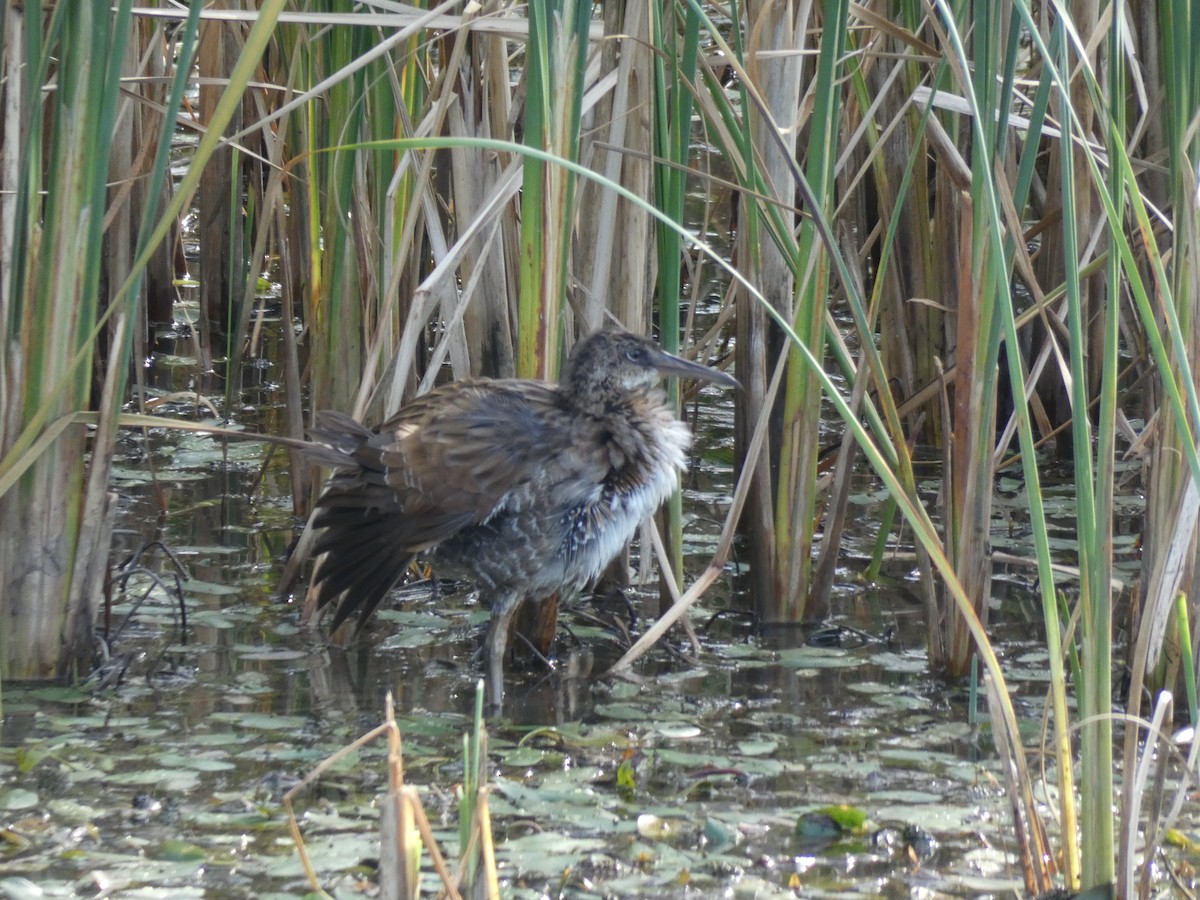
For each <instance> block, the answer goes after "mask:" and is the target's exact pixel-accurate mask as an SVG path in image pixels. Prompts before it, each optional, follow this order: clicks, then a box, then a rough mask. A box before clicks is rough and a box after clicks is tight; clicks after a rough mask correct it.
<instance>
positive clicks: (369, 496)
mask: <svg viewBox="0 0 1200 900" xmlns="http://www.w3.org/2000/svg"><path fill="white" fill-rule="evenodd" d="M317 420H318V427H316V428H314V429H312V431H311V433H310V434H311V437H312V438H313V439H314V440H316V441H319V442H321V443H322V444H324V445H325V446H324V447H323V448H321V449H320V450H317V451H315V452H313V453H312V454H310V455H311V458H312V459H313V460H314V461H315V462H319V463H322V464H324V465H329V466H333V467H334V468H335V469H337V470H338V472H337V473H336V474H334V476H333V477H332V478H331V479H330V481H329V484H328V485H327V486H326V488H325V492H324V493H323V494H322V496H321V498H320V499H319V500H318V501H317V514H316V516H315V517H314V518H313V522H312V525H313V527H314V528H316V529H318V530H319V536H318V538H317V542H316V547H315V549H314V553H316V554H320V555H321V556H320V559H319V560H318V563H317V567H316V570H315V571H314V573H313V584H312V588H311V590H312V591H313V594H314V597H315V600H316V608H317V609H318V610H323V609H324V608H325V607H327V606H329V605H331V604H334V603H335V601H336V608H335V610H334V614H333V622H332V624H331V625H330V631H336V630H337V629H338V627H339V626H340V625H341V624H342V623H343V622H345V621H346V620H347V619H349V618H350V617H351V616H352V615H354V614H355V613H357V618H358V623H357V628H360V629H361V628H362V626H363V625H364V624H365V623H366V621H367V620H368V619H369V618H370V616H371V613H373V612H374V611H375V609H376V607H378V606H379V604H380V603H381V602H383V599H384V597H386V596H387V594H388V592H389V591H390V590H391V589H392V587H393V585H395V584H396V582H397V581H399V580H400V578H401V577H402V576H403V575H404V572H405V570H406V569H407V568H408V564H409V562H410V561H411V559H412V556H411V555H410V554H407V553H404V552H403V551H402V550H401V549H400V548H399V546H398V542H397V535H399V534H401V533H402V531H403V527H404V521H403V517H402V516H401V515H400V514H399V512H398V511H397V510H396V508H395V506H394V505H390V504H389V503H388V502H387V501H388V500H389V499H393V501H394V498H392V497H391V493H390V491H389V490H387V489H386V486H385V484H384V477H385V474H386V473H385V472H384V471H383V468H382V465H381V463H379V462H378V461H377V460H378V454H376V453H372V452H371V450H370V448H369V446H368V445H369V442H370V441H371V439H372V438H374V437H375V434H374V432H372V431H371V430H370V429H369V428H367V427H366V426H365V425H362V424H361V423H359V422H356V421H355V420H354V419H351V418H350V417H349V416H345V415H342V414H340V413H334V412H322V413H320V414H319V415H318V417H317Z"/></svg>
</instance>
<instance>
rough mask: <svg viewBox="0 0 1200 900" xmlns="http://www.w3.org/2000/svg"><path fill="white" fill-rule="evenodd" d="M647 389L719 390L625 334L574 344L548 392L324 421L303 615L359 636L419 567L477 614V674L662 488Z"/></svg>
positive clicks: (673, 453) (480, 393)
mask: <svg viewBox="0 0 1200 900" xmlns="http://www.w3.org/2000/svg"><path fill="white" fill-rule="evenodd" d="M662 375H681V376H687V377H693V378H704V379H709V380H720V381H726V382H729V383H734V384H736V382H734V381H733V379H732V378H730V377H729V376H728V375H725V374H724V373H722V372H718V371H714V370H710V369H707V368H705V367H704V366H700V365H698V364H696V363H691V362H687V361H685V360H682V359H679V358H677V357H674V356H671V355H670V354H667V353H666V352H664V351H663V350H661V349H660V348H659V347H658V346H657V345H655V344H654V343H653V342H651V341H649V340H647V339H645V338H642V337H638V336H637V335H634V334H631V333H629V332H626V331H619V330H608V331H600V332H596V333H595V334H593V335H591V336H590V337H588V338H586V339H585V340H583V341H581V342H580V343H579V344H577V345H576V347H575V349H574V351H573V352H572V354H571V356H570V358H569V359H568V361H567V365H566V369H565V371H564V373H563V377H562V379H561V381H560V383H559V384H557V385H554V384H547V383H544V382H538V381H523V380H517V379H500V380H488V379H473V380H469V381H459V382H455V383H453V384H448V385H444V386H442V387H439V388H437V389H435V390H433V391H431V392H430V393H428V394H426V395H425V396H424V397H421V398H420V399H418V400H415V401H414V402H412V403H410V404H409V405H408V406H406V407H405V408H404V409H402V410H401V411H400V412H399V413H398V414H397V415H396V416H394V417H393V418H392V419H390V420H389V421H387V422H385V423H384V424H383V425H381V426H380V427H379V428H378V429H370V428H367V427H366V426H364V425H362V424H360V423H358V422H356V421H355V420H353V419H351V418H349V417H348V416H344V415H341V414H339V413H332V412H326V413H322V414H321V415H320V417H319V423H318V427H317V428H316V429H314V430H313V437H314V439H315V440H317V441H318V442H320V443H322V444H324V445H325V446H326V447H327V449H325V450H323V451H321V452H320V453H319V454H318V458H319V459H320V460H321V461H322V462H324V463H326V464H328V465H331V466H333V467H334V469H335V472H334V474H333V476H332V477H331V478H330V479H329V483H328V485H327V486H326V488H325V492H324V494H322V496H321V499H320V500H319V501H318V509H317V513H316V516H315V517H314V519H313V525H314V527H315V528H317V529H320V531H319V537H318V539H317V543H316V552H318V553H322V554H324V557H323V559H322V560H321V562H320V564H319V566H318V569H317V573H316V576H315V584H314V588H313V589H314V591H315V592H316V594H315V595H316V605H317V607H318V608H323V607H326V606H327V605H329V604H331V603H333V602H334V601H337V606H336V611H335V613H334V617H333V627H334V628H336V627H337V626H338V625H340V624H341V623H342V622H344V621H345V620H346V619H347V618H348V617H349V616H351V615H352V614H354V613H355V612H357V614H358V616H359V623H360V625H361V623H362V622H364V621H365V620H366V618H367V617H368V616H369V615H370V614H371V613H372V612H373V611H374V609H375V608H376V607H377V606H378V605H379V603H380V601H381V600H382V599H383V598H384V596H386V594H387V592H388V591H389V590H390V589H391V587H392V585H393V584H394V583H395V582H396V581H397V580H398V579H399V578H400V576H401V575H402V574H403V573H404V571H405V568H406V567H407V565H408V563H409V562H410V561H411V560H412V559H413V557H415V556H418V555H421V556H424V557H425V558H427V559H428V560H429V561H430V563H431V564H432V565H433V569H434V572H435V573H436V574H438V575H441V576H443V577H454V578H464V579H468V580H470V581H473V582H474V583H475V584H477V585H478V586H479V588H480V591H481V595H482V597H483V599H485V600H486V601H488V602H489V603H490V604H491V610H492V620H491V627H490V630H489V637H488V641H487V650H488V653H489V656H490V662H491V673H492V675H493V678H494V679H498V678H499V677H500V675H501V666H502V659H503V654H504V651H505V649H506V647H507V640H508V628H509V622H510V620H511V618H512V615H513V612H514V611H515V609H516V608H517V606H518V605H519V603H520V601H521V599H522V598H523V597H525V596H531V597H535V598H537V599H543V598H546V597H549V596H550V595H551V594H553V593H554V592H556V591H560V590H567V591H572V590H578V589H579V588H582V587H583V586H585V585H586V584H587V583H588V582H589V581H590V580H592V579H593V578H595V577H596V576H597V575H599V574H600V572H601V571H602V570H603V569H604V567H605V566H607V565H608V563H609V562H610V561H611V560H612V559H613V558H614V557H615V556H616V555H617V553H619V552H620V551H621V549H622V548H623V547H624V546H625V545H626V544H627V543H628V542H629V540H630V538H631V537H632V536H633V532H634V531H635V529H636V528H637V526H638V524H639V523H640V522H641V521H642V520H643V519H644V518H645V517H646V516H648V515H649V514H650V513H652V512H654V511H655V510H656V509H657V508H658V507H659V505H660V504H661V503H662V502H663V500H665V499H666V497H667V496H668V495H669V494H670V492H671V490H672V489H673V487H674V485H675V483H676V479H677V477H678V473H679V471H680V470H681V469H682V468H683V467H684V465H685V462H686V456H685V454H686V451H687V448H688V446H689V444H690V440H691V437H690V434H689V433H688V430H687V427H686V426H685V425H684V424H683V423H682V422H680V421H679V420H678V419H676V418H675V416H674V414H673V413H672V411H671V408H670V406H669V405H668V403H667V400H666V397H665V395H664V394H663V392H662V390H661V389H660V388H659V386H658V383H659V380H660V378H661V376H662Z"/></svg>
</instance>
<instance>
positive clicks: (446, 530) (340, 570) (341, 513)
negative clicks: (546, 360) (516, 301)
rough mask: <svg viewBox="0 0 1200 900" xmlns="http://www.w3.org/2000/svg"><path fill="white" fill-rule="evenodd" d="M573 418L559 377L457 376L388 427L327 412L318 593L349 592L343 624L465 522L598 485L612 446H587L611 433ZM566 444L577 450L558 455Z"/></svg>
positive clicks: (565, 500) (321, 435)
mask: <svg viewBox="0 0 1200 900" xmlns="http://www.w3.org/2000/svg"><path fill="white" fill-rule="evenodd" d="M576 427H578V423H576ZM586 427H587V426H585V428H586ZM567 429H568V420H567V419H565V418H564V416H563V414H562V412H561V410H560V409H559V407H558V406H557V404H556V402H555V393H554V389H553V388H552V387H551V386H550V385H542V384H539V383H535V382H528V381H507V380H495V381H490V380H479V381H471V382H458V383H455V384H453V385H448V386H446V387H443V388H439V389H436V390H434V391H431V392H430V393H428V394H426V395H425V396H423V397H421V398H419V399H418V400H416V401H414V402H413V403H410V404H409V405H407V406H406V407H405V408H404V409H402V410H401V411H400V412H399V413H398V414H397V415H396V416H394V417H393V418H392V419H390V420H388V421H387V422H385V423H384V424H383V425H382V426H380V427H379V429H378V430H371V429H368V428H366V427H365V426H363V425H361V424H359V423H357V422H355V421H354V420H353V419H350V418H349V417H347V416H343V415H341V414H338V413H322V414H321V415H320V417H319V426H318V428H316V429H314V430H313V432H312V435H313V437H314V438H315V439H316V440H318V441H320V442H322V443H323V444H325V447H326V449H324V450H322V451H320V453H319V454H318V456H317V458H318V459H319V461H321V462H324V463H326V464H329V465H333V466H334V467H335V468H336V471H335V473H334V475H333V476H332V477H331V478H330V480H329V483H328V485H327V486H326V489H325V492H324V493H323V494H322V496H321V499H320V500H319V501H318V507H319V508H318V512H317V515H316V517H315V519H314V525H315V526H316V527H317V528H320V529H322V534H321V537H320V538H319V539H318V541H317V547H316V549H317V551H318V552H320V553H324V554H325V559H324V560H323V561H322V564H321V566H320V570H319V571H318V573H317V575H316V580H317V582H318V584H317V590H318V592H319V593H318V601H317V602H318V605H319V606H324V605H325V604H326V603H328V602H329V601H331V600H332V599H334V598H335V597H337V596H338V595H340V594H342V593H346V597H345V599H344V600H343V601H342V602H341V603H340V604H339V607H338V611H337V614H336V615H335V619H334V625H333V627H334V628H336V627H337V625H339V624H340V623H341V622H342V621H343V620H345V618H346V617H347V616H348V615H349V614H350V613H351V612H353V611H354V610H355V609H358V610H360V619H359V621H360V623H361V622H362V621H365V619H366V617H367V616H368V615H369V614H370V612H371V611H372V610H374V608H375V607H376V606H377V605H378V604H379V602H380V601H381V600H382V599H383V597H384V596H385V595H386V593H387V591H388V590H389V589H390V588H391V586H392V584H393V583H394V582H395V581H396V580H397V579H398V578H399V577H400V576H401V575H402V574H403V571H404V568H405V567H406V566H407V564H408V561H409V560H410V559H411V558H412V556H413V555H415V554H417V553H420V552H422V551H423V550H427V549H430V548H432V547H435V546H437V545H438V544H440V543H441V542H442V541H445V540H446V539H448V538H449V537H451V536H452V535H454V534H455V533H457V532H458V531H460V530H461V529H463V528H466V527H468V526H471V525H478V524H481V523H483V522H486V521H487V520H488V519H490V518H491V517H492V516H494V515H496V514H497V513H499V512H502V511H504V510H505V509H506V508H509V509H510V511H511V507H512V506H513V505H516V504H521V503H524V502H528V499H529V498H530V497H531V496H535V495H536V496H541V495H542V494H544V493H546V491H545V490H544V488H546V487H553V488H554V491H553V492H552V493H553V494H554V496H555V502H554V505H555V506H558V507H559V508H569V507H570V506H573V505H574V504H575V503H576V502H578V499H579V498H581V497H582V496H583V495H585V494H586V493H589V492H592V491H594V490H596V487H595V485H598V484H599V483H600V482H601V481H602V480H603V478H604V476H605V474H606V473H607V470H608V462H607V459H606V457H605V454H604V452H603V451H601V450H598V449H593V450H580V449H578V448H579V447H580V445H583V446H584V447H587V446H589V445H590V446H591V447H594V448H595V447H599V446H600V445H602V441H600V440H599V436H598V435H597V436H592V435H580V434H568V433H567ZM589 437H593V438H595V440H593V441H589V440H588V438H589ZM564 453H565V454H568V455H569V457H570V458H569V460H564V459H562V458H558V457H560V456H561V454H564ZM566 474H569V475H570V476H571V477H570V478H569V479H567V478H565V477H563V476H565V475H566ZM561 482H569V483H561ZM534 485H540V486H541V487H542V488H543V490H542V491H538V490H536V489H535V488H534V487H533V486H534ZM543 502H544V498H543Z"/></svg>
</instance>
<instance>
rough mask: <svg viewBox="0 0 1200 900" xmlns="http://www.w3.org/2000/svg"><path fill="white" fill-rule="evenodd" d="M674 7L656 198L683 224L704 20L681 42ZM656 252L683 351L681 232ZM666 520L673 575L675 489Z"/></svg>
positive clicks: (655, 10) (677, 559) (678, 522)
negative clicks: (680, 330)
mask: <svg viewBox="0 0 1200 900" xmlns="http://www.w3.org/2000/svg"><path fill="white" fill-rule="evenodd" d="M674 9H675V7H674V6H673V5H668V6H666V13H667V16H668V17H671V18H668V20H667V22H666V23H664V22H663V16H662V15H661V11H662V8H661V7H660V6H659V5H658V4H651V7H650V15H651V29H652V34H653V36H654V44H655V47H657V48H658V52H657V53H655V54H654V101H655V102H654V129H653V132H654V134H653V137H654V156H655V164H654V196H655V198H656V201H657V204H658V207H659V209H661V210H662V212H663V213H664V214H665V215H666V217H667V218H669V219H670V220H671V221H672V222H675V223H677V224H678V225H680V226H682V225H683V216H684V203H685V201H686V199H687V171H688V168H687V167H688V162H689V160H690V158H691V137H692V106H693V104H692V93H691V91H692V88H691V86H692V84H694V83H695V81H696V59H697V56H698V54H699V47H700V16H699V15H698V13H697V12H696V11H695V10H694V9H692V8H691V7H689V8H687V9H686V10H685V11H684V26H683V35H682V38H681V37H680V36H679V34H678V33H677V32H676V29H675V23H674V19H673V13H674ZM654 231H655V247H656V249H657V252H658V316H659V340H660V341H661V343H662V345H663V348H664V349H666V350H667V351H668V352H670V353H677V352H678V351H679V296H680V292H681V290H682V288H681V280H680V265H681V261H682V254H683V241H682V240H681V239H680V236H679V233H678V231H676V230H675V229H673V228H668V227H666V225H664V224H663V222H661V221H660V222H658V223H657V224H656V226H655V230H654ZM668 392H669V395H670V400H671V404H672V405H673V406H674V407H675V408H676V409H678V408H679V382H678V380H677V379H674V378H672V379H671V380H670V383H669V385H668ZM664 515H665V516H666V526H667V528H666V530H667V542H666V545H667V551H668V553H669V554H670V556H671V560H670V562H671V567H672V569H673V570H674V571H675V572H682V571H683V495H682V494H681V493H680V491H679V488H678V487H677V488H676V489H675V491H674V492H673V493H672V494H671V497H670V500H669V501H668V503H667V506H666V510H665V513H664Z"/></svg>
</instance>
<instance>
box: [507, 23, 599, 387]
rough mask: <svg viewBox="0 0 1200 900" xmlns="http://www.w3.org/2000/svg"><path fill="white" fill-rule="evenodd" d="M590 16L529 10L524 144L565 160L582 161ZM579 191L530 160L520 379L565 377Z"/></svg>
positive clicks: (570, 177) (571, 180)
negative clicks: (565, 312)
mask: <svg viewBox="0 0 1200 900" xmlns="http://www.w3.org/2000/svg"><path fill="white" fill-rule="evenodd" d="M590 13H591V6H590V5H589V4H587V3H585V2H583V0H532V2H530V4H529V44H528V47H527V48H526V57H525V62H526V65H525V84H526V95H525V143H526V144H527V145H528V146H530V147H535V148H537V149H541V150H548V151H551V152H553V153H555V154H557V155H560V156H562V157H563V158H564V159H571V160H575V159H578V157H579V125H580V120H581V116H582V109H583V91H584V87H585V84H584V74H585V72H584V69H585V64H586V62H587V49H588V27H589V25H590V22H591V17H590ZM575 183H576V177H575V175H574V174H573V173H571V172H570V171H568V170H564V169H562V168H560V167H558V166H547V165H545V164H544V163H543V162H541V161H540V160H538V159H536V158H535V157H529V156H527V157H525V168H524V180H523V189H522V193H521V261H520V270H519V271H520V293H519V299H518V304H517V310H518V312H517V316H518V319H517V325H518V330H517V374H518V375H519V376H521V377H524V378H547V379H553V378H555V377H556V376H557V374H558V365H559V360H560V357H561V346H562V323H561V321H560V310H561V308H562V303H563V300H564V298H565V296H566V292H567V286H568V284H569V278H568V275H569V264H570V247H571V230H572V215H573V211H574V205H575Z"/></svg>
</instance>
